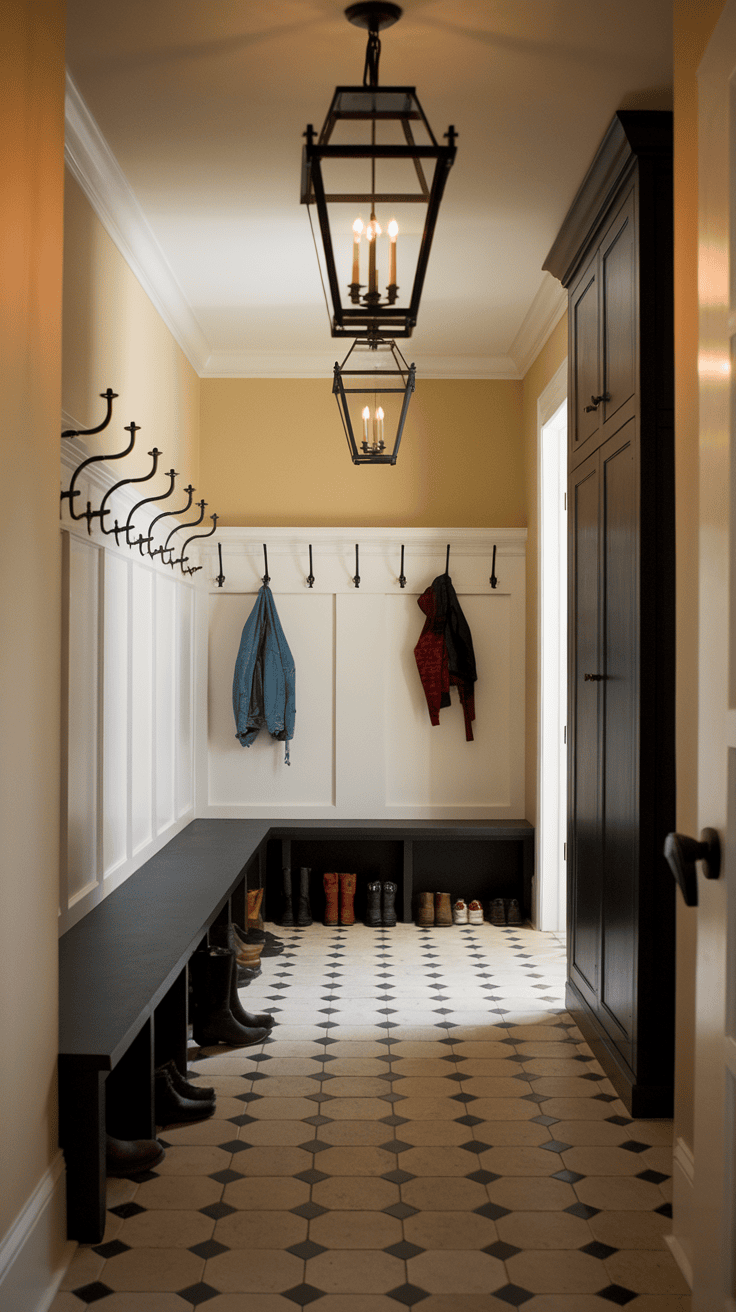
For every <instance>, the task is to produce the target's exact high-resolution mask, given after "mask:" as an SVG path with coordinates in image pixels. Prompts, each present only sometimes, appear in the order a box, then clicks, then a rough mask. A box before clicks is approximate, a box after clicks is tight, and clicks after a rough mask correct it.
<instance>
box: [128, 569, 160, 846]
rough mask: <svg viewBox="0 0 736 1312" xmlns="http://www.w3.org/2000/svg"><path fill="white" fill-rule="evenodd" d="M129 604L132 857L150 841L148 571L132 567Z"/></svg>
mask: <svg viewBox="0 0 736 1312" xmlns="http://www.w3.org/2000/svg"><path fill="white" fill-rule="evenodd" d="M132 583H133V600H132V604H131V614H130V627H131V673H132V677H131V685H132V689H131V701H130V744H131V745H130V752H131V764H132V770H131V782H130V809H131V850H132V854H133V855H134V856H135V855H137V854H138V853H139V852H141V851H143V849H144V848H145V847H146V844H148V843H150V842H151V839H152V838H153V814H154V801H155V794H154V783H153V732H152V724H153V669H154V666H153V632H154V627H153V585H154V574H153V571H152V570H150V569H145V568H144V567H142V566H138V565H135V566H134V567H133V579H132Z"/></svg>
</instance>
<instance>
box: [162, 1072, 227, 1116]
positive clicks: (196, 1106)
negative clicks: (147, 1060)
mask: <svg viewBox="0 0 736 1312" xmlns="http://www.w3.org/2000/svg"><path fill="white" fill-rule="evenodd" d="M154 1106H155V1109H156V1124H157V1125H173V1124H175V1123H176V1122H177V1121H203V1120H204V1119H205V1118H206V1117H207V1116H212V1115H213V1114H214V1110H215V1091H214V1089H212V1088H210V1089H207V1088H200V1087H198V1086H197V1085H196V1084H190V1083H189V1081H188V1080H185V1079H184V1076H183V1075H181V1074H180V1073H179V1070H178V1069H177V1066H176V1063H175V1062H173V1061H167V1062H166V1064H165V1065H164V1066H159V1067H157V1069H156V1070H155V1071H154Z"/></svg>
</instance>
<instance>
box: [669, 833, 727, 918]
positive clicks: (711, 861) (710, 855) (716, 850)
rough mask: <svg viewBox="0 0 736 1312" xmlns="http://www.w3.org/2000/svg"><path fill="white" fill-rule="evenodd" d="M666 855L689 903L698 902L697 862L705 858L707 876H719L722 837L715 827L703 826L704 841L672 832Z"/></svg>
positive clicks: (696, 903)
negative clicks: (720, 837) (707, 827)
mask: <svg viewBox="0 0 736 1312" xmlns="http://www.w3.org/2000/svg"><path fill="white" fill-rule="evenodd" d="M664 855H665V858H666V861H667V864H668V865H669V867H670V870H671V871H672V873H673V875H674V877H675V879H676V881H677V886H678V888H679V890H680V892H681V893H682V896H683V898H684V899H685V906H686V907H696V906H697V905H698V876H697V871H696V869H695V862H696V861H702V862H703V873H704V875H705V877H706V879H718V876H719V875H720V873H721V841H720V839H719V837H718V834H717V832H716V830H715V829H702V830H701V832H700V842H698V840H697V839H696V838H688V837H687V835H686V834H668V835H667V837H666V838H665V840H664Z"/></svg>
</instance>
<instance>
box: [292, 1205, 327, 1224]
mask: <svg viewBox="0 0 736 1312" xmlns="http://www.w3.org/2000/svg"><path fill="white" fill-rule="evenodd" d="M291 1211H292V1212H293V1214H294V1216H303V1217H304V1218H305V1219H306V1220H307V1221H314V1219H315V1217H318V1216H324V1214H325V1212H327V1211H329V1208H327V1207H322V1206H321V1204H320V1203H302V1204H301V1206H300V1207H292V1208H291Z"/></svg>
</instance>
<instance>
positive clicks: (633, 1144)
mask: <svg viewBox="0 0 736 1312" xmlns="http://www.w3.org/2000/svg"><path fill="white" fill-rule="evenodd" d="M612 1119H613V1118H612ZM618 1146H619V1148H625V1149H626V1151H627V1153H645V1152H646V1151H647V1148H651V1144H648V1143H640V1142H639V1140H638V1139H624V1141H623V1143H620V1144H619V1145H618Z"/></svg>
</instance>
